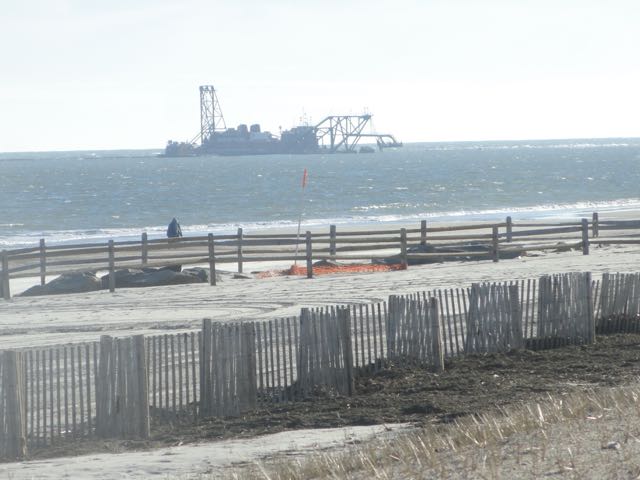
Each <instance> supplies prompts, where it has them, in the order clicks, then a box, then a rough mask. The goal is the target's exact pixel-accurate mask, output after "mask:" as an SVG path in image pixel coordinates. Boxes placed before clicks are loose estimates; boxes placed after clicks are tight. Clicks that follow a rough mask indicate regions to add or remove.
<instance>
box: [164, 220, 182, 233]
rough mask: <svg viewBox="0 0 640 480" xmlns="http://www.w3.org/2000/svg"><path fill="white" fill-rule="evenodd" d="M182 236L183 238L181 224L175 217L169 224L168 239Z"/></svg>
mask: <svg viewBox="0 0 640 480" xmlns="http://www.w3.org/2000/svg"><path fill="white" fill-rule="evenodd" d="M181 236H182V230H181V229H180V224H179V223H178V220H176V219H175V217H174V218H173V220H171V223H170V224H169V226H168V227H167V237H168V238H176V237H181Z"/></svg>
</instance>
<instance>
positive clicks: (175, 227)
mask: <svg viewBox="0 0 640 480" xmlns="http://www.w3.org/2000/svg"><path fill="white" fill-rule="evenodd" d="M179 237H182V229H181V228H180V224H179V223H178V220H176V219H175V217H174V218H173V220H171V223H170V224H169V226H168V227H167V238H169V241H171V239H172V238H179ZM166 268H168V269H169V270H173V271H175V272H180V271H182V265H169V266H168V267H166Z"/></svg>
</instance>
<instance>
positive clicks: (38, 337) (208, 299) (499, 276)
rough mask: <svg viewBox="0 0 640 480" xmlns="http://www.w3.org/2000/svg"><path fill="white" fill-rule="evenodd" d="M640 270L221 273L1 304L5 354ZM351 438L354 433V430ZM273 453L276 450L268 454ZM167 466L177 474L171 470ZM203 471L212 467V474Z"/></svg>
mask: <svg viewBox="0 0 640 480" xmlns="http://www.w3.org/2000/svg"><path fill="white" fill-rule="evenodd" d="M634 213H635V212H634ZM622 217H623V218H625V219H628V218H640V212H638V215H637V216H636V215H634V214H633V213H625V214H624V215H623V216H622ZM608 219H609V218H608ZM277 267H282V265H274V264H249V265H246V266H245V271H257V270H268V269H273V268H277ZM639 267H640V246H637V245H633V246H605V247H598V246H597V244H596V243H595V242H594V243H593V244H592V246H591V252H590V254H589V255H586V256H585V255H583V254H582V252H581V251H580V250H572V251H567V252H546V253H534V254H531V255H527V256H522V257H520V258H516V259H511V260H501V261H500V262H498V263H493V262H492V261H490V260H482V261H466V262H447V263H439V264H431V265H422V266H411V267H409V269H408V270H406V271H392V272H385V273H367V274H339V275H327V276H317V277H315V278H313V279H306V278H304V277H282V276H277V277H272V278H265V279H257V278H249V279H236V278H233V275H232V272H228V273H223V275H222V281H220V282H219V283H218V285H217V286H215V287H212V286H209V285H208V284H190V285H178V286H171V287H151V288H144V289H140V288H139V289H133V288H132V289H117V290H116V291H115V293H109V292H108V291H98V292H92V293H86V294H71V295H59V296H47V297H20V296H16V297H14V298H13V299H12V300H11V301H8V302H0V331H1V332H2V335H1V336H0V348H3V349H8V348H21V347H31V346H45V345H56V344H64V343H67V342H72V343H76V342H83V341H95V340H97V339H98V338H99V336H100V335H103V334H109V335H114V336H129V335H133V334H157V333H163V332H169V331H170V332H177V331H183V330H193V329H196V328H199V327H200V326H201V323H202V319H203V318H211V319H214V320H215V321H234V320H261V319H265V320H266V319H273V318H279V317H286V316H293V315H297V314H298V313H299V311H300V308H302V307H315V306H324V305H338V304H353V303H367V302H374V301H380V300H384V299H386V298H387V297H388V295H390V294H394V293H408V292H412V291H422V290H428V289H434V288H440V287H464V286H468V285H470V284H471V283H472V282H479V281H505V280H518V279H527V278H536V277H538V276H540V275H543V274H552V273H562V272H575V271H590V272H592V273H593V274H594V277H595V278H597V277H598V276H599V274H601V273H603V272H616V271H637V270H638V268H639ZM36 282H37V279H24V280H20V281H16V282H12V288H13V289H14V292H19V291H20V290H21V289H25V288H27V287H28V286H30V285H31V284H33V283H36ZM336 431H337V432H338V433H336ZM336 431H333V430H332V431H327V432H325V433H326V435H325V434H323V432H315V433H314V432H311V433H304V432H302V433H301V432H298V433H297V434H296V436H293V435H289V434H286V435H281V436H278V435H276V436H273V437H268V438H266V437H265V438H257V439H255V440H233V441H224V442H217V443H214V444H212V445H215V447H214V446H212V445H208V444H205V445H198V444H196V445H190V446H182V447H176V449H175V451H174V450H173V449H170V450H167V449H163V450H162V451H152V452H141V453H123V454H118V455H104V454H101V455H92V456H88V457H77V458H76V459H74V460H73V461H70V462H68V461H65V460H42V461H33V462H25V463H14V464H5V465H3V466H2V470H0V471H2V472H4V473H6V474H8V475H12V476H13V478H23V477H22V476H21V475H23V473H24V478H60V477H63V476H65V475H66V476H67V477H69V478H78V477H79V476H81V477H83V478H121V477H122V476H123V475H126V476H128V477H130V478H141V477H147V476H150V475H154V474H163V475H165V474H168V473H173V472H175V473H182V474H185V473H199V472H202V471H212V470H214V471H215V468H223V467H225V468H226V467H227V466H228V465H229V464H230V461H229V457H230V452H232V453H233V455H234V458H236V453H237V452H242V455H241V456H239V457H237V461H241V462H246V461H254V460H255V459H257V458H260V457H261V456H265V455H271V454H275V453H277V452H280V453H282V452H283V451H287V450H295V451H299V452H302V453H304V452H308V451H309V450H315V449H317V448H325V447H331V446H333V447H335V446H336V445H338V444H340V442H341V441H342V443H344V439H345V438H346V437H347V436H348V435H351V434H348V433H345V430H341V429H338V430H336ZM346 431H354V432H356V431H355V430H352V429H347V430H346ZM375 432H377V430H375V429H373V430H362V431H361V432H360V431H359V430H358V431H357V433H353V435H356V434H357V435H362V436H364V437H367V436H369V437H370V436H371V435H374V434H375ZM298 435H299V437H298ZM305 435H309V436H308V437H307V436H305ZM297 439H299V440H297ZM341 439H342V440H341ZM267 444H269V445H270V447H269V448H266V447H265V445H267ZM294 444H295V447H294V446H293V445H294ZM165 450H166V451H165ZM215 452H218V453H215ZM169 459H170V460H169ZM87 464H91V466H87ZM169 466H171V468H170V470H167V469H166V468H169ZM203 466H206V469H205V470H203V468H204V467H203ZM165 467H166V468H165ZM207 469H208V470H207ZM18 472H19V473H18Z"/></svg>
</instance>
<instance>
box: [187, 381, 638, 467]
mask: <svg viewBox="0 0 640 480" xmlns="http://www.w3.org/2000/svg"><path fill="white" fill-rule="evenodd" d="M182 478H186V477H182ZM189 478H198V479H202V480H204V479H209V478H219V477H213V476H207V475H201V476H198V477H189ZM225 478H227V479H255V480H258V479H261V480H284V479H287V480H303V479H358V480H361V479H362V480H364V479H396V478H397V479H405V478H406V479H419V478H420V479H421V478H444V479H467V478H478V479H529V478H531V479H533V478H571V479H586V478H593V479H606V478H624V479H627V478H629V479H630V478H634V479H635V478H640V383H635V384H633V385H630V386H624V387H615V388H598V389H587V390H585V391H581V392H575V393H570V394H566V395H549V396H548V397H547V398H546V400H544V401H541V402H535V403H524V404H520V405H515V406H510V407H507V408H502V409H495V410H494V411H492V412H489V413H484V414H478V415H473V416H467V417H462V418H458V419H456V420H455V421H453V422H452V423H449V424H440V425H431V426H428V427H426V428H421V429H419V430H417V431H415V432H411V433H402V434H398V435H397V436H395V437H391V438H385V439H383V440H381V439H376V440H372V441H369V442H366V443H363V444H360V445H350V446H348V447H347V449H346V450H345V451H341V452H337V451H335V450H332V451H331V450H330V451H326V452H320V453H316V454H313V455H311V456H307V457H301V458H294V459H290V458H287V457H286V456H280V457H277V458H272V459H265V460H263V461H261V462H258V463H254V464H251V465H244V466H242V467H240V468H235V469H233V470H231V471H228V472H227V474H226V475H225Z"/></svg>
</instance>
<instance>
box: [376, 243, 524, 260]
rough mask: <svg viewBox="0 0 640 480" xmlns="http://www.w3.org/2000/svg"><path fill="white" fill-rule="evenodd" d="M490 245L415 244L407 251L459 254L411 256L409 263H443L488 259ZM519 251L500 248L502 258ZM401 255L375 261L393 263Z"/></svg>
mask: <svg viewBox="0 0 640 480" xmlns="http://www.w3.org/2000/svg"><path fill="white" fill-rule="evenodd" d="M490 248H491V247H490V246H489V245H487V244H478V243H467V244H453V245H432V244H426V245H414V246H411V247H409V248H407V253H408V254H409V255H410V254H412V253H435V254H438V253H447V254H450V253H456V254H458V255H452V256H449V255H447V256H433V257H430V258H410V259H409V261H408V263H409V265H423V264H428V263H442V262H459V261H470V260H487V259H490V258H491V251H490ZM470 253H474V254H475V253H484V254H485V255H481V256H479V255H469V254H470ZM520 254H521V252H519V251H508V250H500V251H499V252H498V255H499V257H500V259H501V260H506V259H510V258H517V257H518V256H520ZM400 262H401V258H400V255H394V256H392V257H388V258H385V259H383V260H375V261H374V262H373V263H382V264H393V263H400Z"/></svg>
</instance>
